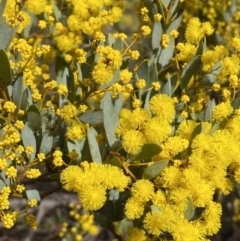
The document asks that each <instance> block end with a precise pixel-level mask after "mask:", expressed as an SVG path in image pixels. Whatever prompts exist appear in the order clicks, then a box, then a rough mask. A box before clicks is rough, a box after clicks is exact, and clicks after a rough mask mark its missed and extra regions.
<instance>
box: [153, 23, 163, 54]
mask: <svg viewBox="0 0 240 241" xmlns="http://www.w3.org/2000/svg"><path fill="white" fill-rule="evenodd" d="M162 32H163V29H162V24H161V22H155V23H154V25H153V31H152V49H153V50H154V49H157V48H158V47H159V45H160V41H161V38H162Z"/></svg>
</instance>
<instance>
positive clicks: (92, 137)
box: [87, 128, 102, 164]
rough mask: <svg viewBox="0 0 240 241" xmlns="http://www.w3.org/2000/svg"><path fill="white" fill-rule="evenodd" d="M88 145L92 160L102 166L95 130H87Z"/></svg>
mask: <svg viewBox="0 0 240 241" xmlns="http://www.w3.org/2000/svg"><path fill="white" fill-rule="evenodd" d="M87 138H88V145H89V150H90V154H91V157H92V160H93V161H94V162H97V163H100V164H102V157H101V153H100V150H99V146H98V142H97V140H96V131H95V129H93V128H88V129H87Z"/></svg>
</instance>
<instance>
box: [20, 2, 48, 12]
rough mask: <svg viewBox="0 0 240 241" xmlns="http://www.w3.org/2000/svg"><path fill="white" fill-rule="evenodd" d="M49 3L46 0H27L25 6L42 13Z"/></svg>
mask: <svg viewBox="0 0 240 241" xmlns="http://www.w3.org/2000/svg"><path fill="white" fill-rule="evenodd" d="M46 5H47V1H46V0H39V1H30V0H28V1H26V3H25V4H24V7H26V8H27V9H28V10H30V11H31V12H32V13H34V14H40V13H42V12H44V10H45V7H46Z"/></svg>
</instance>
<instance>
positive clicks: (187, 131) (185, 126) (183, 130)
mask: <svg viewBox="0 0 240 241" xmlns="http://www.w3.org/2000/svg"><path fill="white" fill-rule="evenodd" d="M197 125H198V123H196V122H195V121H192V120H185V121H183V122H181V123H180V125H179V126H178V128H177V131H176V134H177V135H179V136H181V137H182V138H185V139H187V140H188V139H189V138H190V136H191V134H192V132H193V130H194V129H195V127H196V126H197Z"/></svg>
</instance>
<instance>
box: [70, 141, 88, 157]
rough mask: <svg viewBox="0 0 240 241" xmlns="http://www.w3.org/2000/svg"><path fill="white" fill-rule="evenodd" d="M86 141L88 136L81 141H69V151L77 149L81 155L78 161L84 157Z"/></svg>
mask: <svg viewBox="0 0 240 241" xmlns="http://www.w3.org/2000/svg"><path fill="white" fill-rule="evenodd" d="M85 141H86V138H83V139H82V140H81V141H67V148H68V152H71V151H73V150H75V151H76V153H77V154H78V156H79V157H78V161H79V160H80V159H81V157H82V150H83V147H84V144H85Z"/></svg>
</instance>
